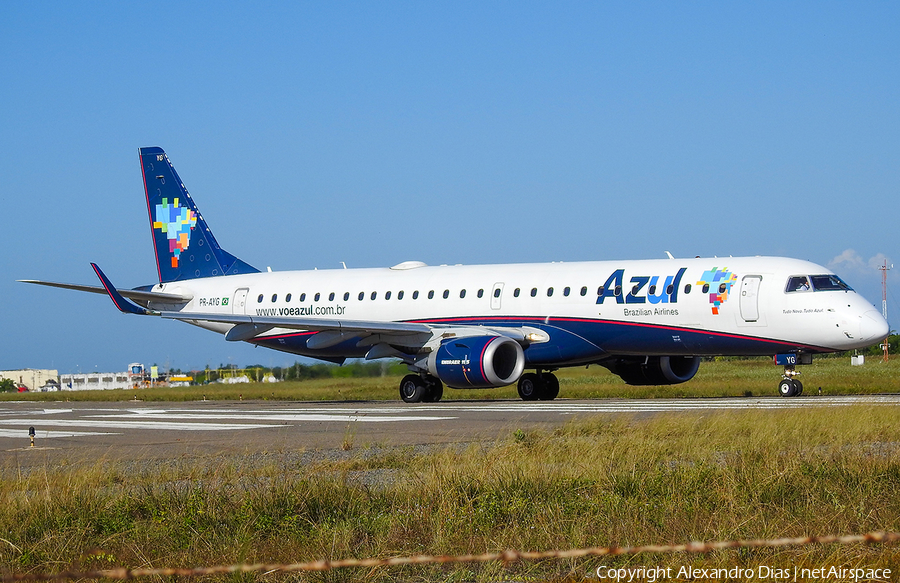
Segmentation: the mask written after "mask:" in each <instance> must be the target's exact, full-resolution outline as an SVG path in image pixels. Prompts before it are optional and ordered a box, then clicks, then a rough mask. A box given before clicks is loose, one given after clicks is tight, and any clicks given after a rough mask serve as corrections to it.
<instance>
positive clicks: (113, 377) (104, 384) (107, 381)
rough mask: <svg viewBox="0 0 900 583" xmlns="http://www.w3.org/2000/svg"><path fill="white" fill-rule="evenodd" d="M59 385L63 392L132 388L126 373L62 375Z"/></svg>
mask: <svg viewBox="0 0 900 583" xmlns="http://www.w3.org/2000/svg"><path fill="white" fill-rule="evenodd" d="M59 384H60V388H61V389H62V390H63V391H106V390H112V389H130V388H132V384H131V378H130V376H129V375H128V373H126V372H91V373H84V374H64V375H60V376H59Z"/></svg>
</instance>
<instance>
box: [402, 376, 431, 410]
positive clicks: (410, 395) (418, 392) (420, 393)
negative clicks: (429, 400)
mask: <svg viewBox="0 0 900 583" xmlns="http://www.w3.org/2000/svg"><path fill="white" fill-rule="evenodd" d="M427 389H428V387H427V386H426V385H425V381H423V380H422V377H421V376H419V375H417V374H408V375H406V376H405V377H403V380H402V381H400V398H401V399H403V402H404V403H421V402H422V400H423V399H424V398H425V396H426V395H427V392H428V391H427Z"/></svg>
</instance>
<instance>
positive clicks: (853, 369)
mask: <svg viewBox="0 0 900 583" xmlns="http://www.w3.org/2000/svg"><path fill="white" fill-rule="evenodd" d="M799 370H801V371H802V375H801V377H800V378H801V380H802V381H803V383H804V385H805V393H807V394H809V393H814V392H817V388H818V387H822V393H823V394H826V395H836V394H862V393H886V392H887V393H891V392H898V391H900V358H895V359H892V360H891V361H890V362H888V363H883V362H881V361H880V360H876V359H874V358H873V359H870V360H869V361H868V363H867V364H866V365H865V366H850V359H849V357H847V358H843V357H842V358H819V359H816V360H814V361H813V364H811V365H807V366H803V367H800V369H799ZM557 375H558V376H559V379H560V397H561V398H570V399H595V398H604V397H626V398H670V397H727V396H735V397H736V396H748V395H754V396H759V395H771V396H774V395H777V391H776V387H777V384H778V381H779V380H780V378H781V367H777V366H775V365H773V364H772V361H771V359H768V358H752V359H731V358H727V359H724V358H723V359H717V360H714V361H706V362H704V363H703V364H702V365H701V366H700V371H699V372H698V373H697V376H696V377H695V378H693V379H692V380H690V381H688V382H686V383H683V384H680V385H671V386H650V387H632V386H629V385H626V384H625V383H624V382H622V380H621V379H620V378H619V377H617V376H615V375H613V374H611V373H610V372H609V371H607V370H606V369H605V368H602V367H599V366H591V367H590V368H570V369H563V370H560V371H558V372H557ZM400 379H401V376H391V375H388V376H384V377H365V378H328V379H315V380H308V381H291V382H282V383H248V384H241V385H224V384H210V385H202V386H192V387H180V388H168V387H164V388H153V389H142V390H138V391H130V390H129V391H64V392H60V393H22V394H0V401H7V400H36V401H64V400H72V401H76V400H77V401H127V400H132V399H140V400H142V401H168V402H171V401H199V400H202V399H203V398H204V397H205V398H208V399H216V400H235V401H236V400H238V399H239V398H243V399H245V400H291V401H294V400H296V401H383V400H399V398H400V397H399V394H398V387H399V384H400ZM515 398H518V394H517V393H516V388H515V386H509V387H503V388H499V389H477V390H457V389H447V390H445V391H444V399H445V400H458V399H477V400H484V399H515Z"/></svg>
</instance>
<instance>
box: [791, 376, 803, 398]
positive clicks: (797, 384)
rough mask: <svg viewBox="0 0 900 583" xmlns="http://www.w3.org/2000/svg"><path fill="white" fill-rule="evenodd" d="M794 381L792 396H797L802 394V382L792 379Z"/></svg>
mask: <svg viewBox="0 0 900 583" xmlns="http://www.w3.org/2000/svg"><path fill="white" fill-rule="evenodd" d="M793 383H794V396H795V397H799V396H800V395H802V394H803V383H801V382H800V381H798V380H797V379H793Z"/></svg>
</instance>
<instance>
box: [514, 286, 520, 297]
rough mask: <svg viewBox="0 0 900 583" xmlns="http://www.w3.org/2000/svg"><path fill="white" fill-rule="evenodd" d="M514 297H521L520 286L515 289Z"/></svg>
mask: <svg viewBox="0 0 900 583" xmlns="http://www.w3.org/2000/svg"><path fill="white" fill-rule="evenodd" d="M513 297H514V298H517V297H519V288H516V289H515V291H513Z"/></svg>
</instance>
